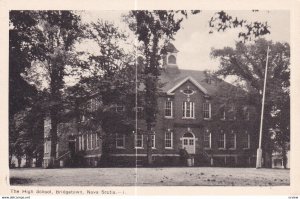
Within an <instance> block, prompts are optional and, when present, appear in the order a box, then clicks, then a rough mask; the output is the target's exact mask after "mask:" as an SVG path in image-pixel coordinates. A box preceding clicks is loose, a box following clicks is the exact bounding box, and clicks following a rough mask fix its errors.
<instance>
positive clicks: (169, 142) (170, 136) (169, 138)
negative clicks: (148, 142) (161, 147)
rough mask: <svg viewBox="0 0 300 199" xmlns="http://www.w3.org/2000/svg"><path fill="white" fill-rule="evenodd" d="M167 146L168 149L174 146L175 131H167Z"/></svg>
mask: <svg viewBox="0 0 300 199" xmlns="http://www.w3.org/2000/svg"><path fill="white" fill-rule="evenodd" d="M165 148H166V149H172V148H173V133H172V132H166V133H165Z"/></svg>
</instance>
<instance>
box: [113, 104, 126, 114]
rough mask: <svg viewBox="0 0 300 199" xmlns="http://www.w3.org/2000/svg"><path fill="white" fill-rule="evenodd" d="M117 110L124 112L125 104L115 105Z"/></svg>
mask: <svg viewBox="0 0 300 199" xmlns="http://www.w3.org/2000/svg"><path fill="white" fill-rule="evenodd" d="M115 111H116V112H117V113H121V112H124V111H125V106H121V105H117V106H116V107H115Z"/></svg>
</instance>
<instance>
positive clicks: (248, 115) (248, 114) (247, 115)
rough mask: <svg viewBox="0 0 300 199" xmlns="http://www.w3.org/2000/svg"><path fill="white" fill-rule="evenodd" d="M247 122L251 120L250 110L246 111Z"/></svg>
mask: <svg viewBox="0 0 300 199" xmlns="http://www.w3.org/2000/svg"><path fill="white" fill-rule="evenodd" d="M245 120H250V112H249V110H245Z"/></svg>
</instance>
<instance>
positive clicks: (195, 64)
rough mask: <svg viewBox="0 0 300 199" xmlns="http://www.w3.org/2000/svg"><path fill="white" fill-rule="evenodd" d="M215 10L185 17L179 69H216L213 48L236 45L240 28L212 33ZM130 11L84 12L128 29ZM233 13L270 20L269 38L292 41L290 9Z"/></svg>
mask: <svg viewBox="0 0 300 199" xmlns="http://www.w3.org/2000/svg"><path fill="white" fill-rule="evenodd" d="M215 12H216V11H202V12H201V13H200V14H197V15H191V16H189V17H188V19H186V20H184V22H183V24H182V26H183V28H182V29H180V30H179V31H178V33H177V34H176V36H175V41H174V42H173V44H174V45H175V46H176V48H177V49H178V50H179V53H178V57H177V63H178V66H179V68H180V69H194V70H206V69H208V70H215V69H216V68H217V67H218V61H216V60H212V59H211V57H210V51H211V48H223V47H225V46H234V44H235V41H237V40H238V31H239V30H238V29H231V30H227V31H226V32H215V33H213V34H209V27H208V21H209V19H210V18H211V17H212V16H213V15H214V13H215ZM126 13H127V11H86V12H85V13H84V14H82V18H83V21H85V22H90V21H96V20H97V19H102V20H107V21H110V22H113V23H115V24H116V25H117V26H119V27H120V28H121V29H123V30H125V31H129V30H128V27H127V25H126V24H125V22H123V20H122V17H121V16H122V14H126ZM228 13H229V14H231V15H232V16H234V17H235V16H237V17H238V18H239V19H245V20H247V21H249V22H250V21H260V22H266V21H267V22H268V25H269V26H270V27H271V28H270V30H271V34H270V35H268V36H266V38H267V39H271V40H273V41H280V42H288V43H289V41H290V13H289V11H269V12H268V11H260V12H252V11H228Z"/></svg>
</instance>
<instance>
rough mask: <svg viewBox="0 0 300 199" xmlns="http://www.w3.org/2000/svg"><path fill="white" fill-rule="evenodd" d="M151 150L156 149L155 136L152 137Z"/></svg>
mask: <svg viewBox="0 0 300 199" xmlns="http://www.w3.org/2000/svg"><path fill="white" fill-rule="evenodd" d="M151 148H152V149H155V134H154V135H151Z"/></svg>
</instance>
